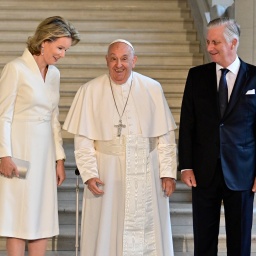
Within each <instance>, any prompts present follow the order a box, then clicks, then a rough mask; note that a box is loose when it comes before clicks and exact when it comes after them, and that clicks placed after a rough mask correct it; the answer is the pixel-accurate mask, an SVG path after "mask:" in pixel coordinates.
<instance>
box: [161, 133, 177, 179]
mask: <svg viewBox="0 0 256 256" xmlns="http://www.w3.org/2000/svg"><path fill="white" fill-rule="evenodd" d="M158 139H159V140H158V147H157V148H158V157H159V165H160V167H159V169H160V178H163V177H170V178H174V179H177V145H176V142H175V132H174V131H170V132H168V133H166V134H164V135H162V136H160V137H158Z"/></svg>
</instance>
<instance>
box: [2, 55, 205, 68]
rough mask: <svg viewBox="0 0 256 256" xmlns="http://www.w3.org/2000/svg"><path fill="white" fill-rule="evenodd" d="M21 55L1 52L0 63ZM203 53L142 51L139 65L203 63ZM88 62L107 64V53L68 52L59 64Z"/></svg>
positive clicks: (188, 64)
mask: <svg viewBox="0 0 256 256" xmlns="http://www.w3.org/2000/svg"><path fill="white" fill-rule="evenodd" d="M17 56H19V53H17V52H14V53H12V54H8V55H7V54H6V53H3V52H2V53H1V52H0V65H4V64H6V63H7V62H9V61H11V60H13V59H14V58H16V57H17ZM202 60H203V56H202V54H199V53H198V54H191V53H169V54H166V53H155V54H153V53H141V54H140V55H138V61H137V63H136V65H137V66H139V65H165V66H166V65H170V66H171V65H185V66H191V65H199V64H200V63H202ZM86 63H88V64H89V63H93V64H94V65H106V59H105V55H103V54H102V53H71V54H69V53H68V54H66V57H65V58H64V59H60V60H59V63H58V64H61V65H76V64H77V65H83V64H86Z"/></svg>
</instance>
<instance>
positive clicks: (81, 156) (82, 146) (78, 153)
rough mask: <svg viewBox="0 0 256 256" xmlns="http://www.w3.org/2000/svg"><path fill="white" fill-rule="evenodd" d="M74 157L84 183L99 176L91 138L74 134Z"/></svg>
mask: <svg viewBox="0 0 256 256" xmlns="http://www.w3.org/2000/svg"><path fill="white" fill-rule="evenodd" d="M75 159H76V165H77V168H78V170H79V172H80V175H81V178H82V180H83V182H84V183H85V182H86V181H87V180H89V179H91V178H99V173H98V168H97V161H96V152H95V148H94V141H93V140H90V139H88V138H87V137H85V136H81V135H75Z"/></svg>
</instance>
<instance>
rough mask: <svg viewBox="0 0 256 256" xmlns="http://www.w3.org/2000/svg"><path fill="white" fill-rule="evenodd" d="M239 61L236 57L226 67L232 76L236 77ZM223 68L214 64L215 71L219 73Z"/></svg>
mask: <svg viewBox="0 0 256 256" xmlns="http://www.w3.org/2000/svg"><path fill="white" fill-rule="evenodd" d="M240 64H241V61H240V60H239V58H238V56H236V59H235V60H234V61H233V62H232V63H231V64H230V65H229V66H228V67H227V69H228V70H229V71H231V72H232V73H233V74H235V75H237V74H238V71H239V68H240ZM222 68H223V67H222V66H221V65H219V64H217V63H216V71H219V70H220V69H222Z"/></svg>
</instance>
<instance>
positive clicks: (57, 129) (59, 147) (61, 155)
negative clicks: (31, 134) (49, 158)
mask: <svg viewBox="0 0 256 256" xmlns="http://www.w3.org/2000/svg"><path fill="white" fill-rule="evenodd" d="M52 127H53V136H54V144H55V155H56V160H60V159H66V155H65V151H64V149H63V140H62V135H61V125H60V122H59V107H58V106H56V108H55V109H54V111H53V114H52Z"/></svg>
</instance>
